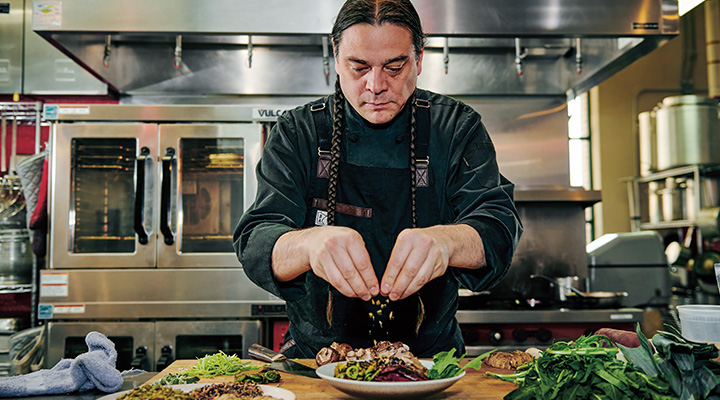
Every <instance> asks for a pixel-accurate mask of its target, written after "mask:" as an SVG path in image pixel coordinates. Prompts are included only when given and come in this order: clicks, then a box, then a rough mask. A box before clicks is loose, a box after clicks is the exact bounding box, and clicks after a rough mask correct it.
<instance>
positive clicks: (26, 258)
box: [0, 229, 34, 285]
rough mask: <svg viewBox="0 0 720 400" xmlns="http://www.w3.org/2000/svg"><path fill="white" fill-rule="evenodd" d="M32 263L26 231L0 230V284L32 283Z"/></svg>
mask: <svg viewBox="0 0 720 400" xmlns="http://www.w3.org/2000/svg"><path fill="white" fill-rule="evenodd" d="M33 261H34V257H33V253H32V246H31V245H30V235H29V233H28V230H27V229H3V230H0V284H2V285H22V284H30V283H32V269H33V265H34V263H33Z"/></svg>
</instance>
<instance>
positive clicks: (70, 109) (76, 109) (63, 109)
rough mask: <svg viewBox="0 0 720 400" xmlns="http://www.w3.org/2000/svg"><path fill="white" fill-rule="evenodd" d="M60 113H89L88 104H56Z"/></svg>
mask: <svg viewBox="0 0 720 400" xmlns="http://www.w3.org/2000/svg"><path fill="white" fill-rule="evenodd" d="M60 114H75V115H87V114H90V106H58V115H60Z"/></svg>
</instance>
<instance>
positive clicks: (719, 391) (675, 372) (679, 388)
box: [618, 324, 720, 400]
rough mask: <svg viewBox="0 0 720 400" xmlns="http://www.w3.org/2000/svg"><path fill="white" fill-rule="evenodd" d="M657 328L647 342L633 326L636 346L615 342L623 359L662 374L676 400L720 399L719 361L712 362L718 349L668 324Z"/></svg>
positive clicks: (643, 369)
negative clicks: (635, 332) (663, 328)
mask: <svg viewBox="0 0 720 400" xmlns="http://www.w3.org/2000/svg"><path fill="white" fill-rule="evenodd" d="M666 328H667V329H668V331H659V332H658V333H657V334H655V336H653V338H652V344H653V346H654V347H655V349H656V350H657V352H654V351H653V349H652V347H651V345H650V342H649V341H648V339H647V338H646V337H645V335H643V333H642V331H641V330H640V325H639V324H638V325H637V327H636V329H635V330H636V331H637V335H638V338H639V339H640V344H641V346H640V347H637V348H628V347H625V346H622V345H618V347H619V348H620V350H621V351H622V352H623V354H624V355H625V358H626V359H627V360H628V361H629V362H631V363H633V364H634V365H636V366H637V367H638V368H639V369H640V370H642V371H643V372H645V373H646V374H647V375H650V376H656V375H659V376H662V377H663V378H664V379H665V380H666V381H667V382H668V383H669V386H670V388H671V389H672V392H673V393H674V395H675V398H678V399H680V400H690V399H692V400H700V399H720V363H717V362H715V361H712V360H711V359H712V358H715V357H717V356H718V350H717V348H715V345H713V344H712V343H699V342H693V341H690V340H687V339H685V338H683V337H682V335H681V334H680V332H678V331H677V329H675V328H674V327H672V326H666Z"/></svg>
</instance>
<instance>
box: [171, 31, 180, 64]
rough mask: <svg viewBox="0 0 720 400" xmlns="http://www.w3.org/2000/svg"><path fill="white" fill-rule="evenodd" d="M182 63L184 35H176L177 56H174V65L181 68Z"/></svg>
mask: <svg viewBox="0 0 720 400" xmlns="http://www.w3.org/2000/svg"><path fill="white" fill-rule="evenodd" d="M181 63H182V35H177V36H176V37H175V56H174V57H173V67H175V69H178V68H180V64H181Z"/></svg>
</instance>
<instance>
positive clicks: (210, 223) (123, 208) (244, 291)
mask: <svg viewBox="0 0 720 400" xmlns="http://www.w3.org/2000/svg"><path fill="white" fill-rule="evenodd" d="M277 109H278V108H277V107H275V108H273V110H277ZM253 110H255V108H254V107H253V106H235V105H221V106H185V105H182V106H180V105H178V106H172V105H170V106H152V105H143V106H125V105H103V104H91V105H76V104H74V105H71V106H70V105H64V104H58V105H53V104H45V110H44V112H45V117H46V119H48V120H50V121H51V123H52V126H51V136H50V140H51V146H50V154H49V176H51V177H52V179H51V180H50V188H49V191H50V192H49V204H48V212H49V214H50V215H49V216H50V220H51V221H52V224H51V226H50V239H49V251H48V262H47V267H46V268H44V269H41V270H40V271H39V300H38V305H37V307H38V309H37V311H38V319H40V320H42V321H43V322H44V323H46V324H47V325H48V329H49V335H48V354H47V356H46V363H47V365H49V366H52V365H54V363H56V362H57V361H59V360H60V359H61V358H67V357H69V356H71V355H76V354H78V353H77V352H78V351H80V350H83V349H85V348H86V347H84V342H83V338H84V337H85V336H86V335H87V333H88V331H89V329H91V330H97V331H99V332H101V333H104V334H105V335H106V336H109V337H110V338H111V340H113V341H114V343H115V344H116V347H118V352H119V353H121V354H122V355H121V356H119V358H118V365H119V366H120V365H122V366H123V367H124V368H125V369H128V368H130V367H131V366H132V365H142V368H143V369H146V370H154V369H155V368H156V367H160V368H162V366H164V365H167V364H168V363H169V362H170V361H172V360H173V359H174V358H176V357H184V358H195V357H196V356H203V355H205V354H209V353H212V352H216V351H217V350H223V351H232V352H237V354H238V355H240V354H241V353H242V354H243V356H244V357H247V348H248V347H249V345H250V343H267V342H268V341H269V339H268V337H269V332H270V330H269V329H268V328H267V327H266V326H265V325H268V324H269V320H270V317H273V318H274V317H275V314H276V313H277V311H275V310H276V309H275V307H283V308H282V311H283V312H284V302H283V301H282V300H280V299H278V298H277V297H275V296H273V295H271V294H269V293H268V292H266V291H265V290H263V289H261V288H259V287H258V286H257V285H255V284H254V283H252V282H251V281H250V280H249V279H248V278H247V275H246V274H245V272H244V271H243V270H242V265H241V264H240V263H239V262H238V260H237V255H236V254H235V251H234V249H233V245H232V234H233V230H234V226H235V224H236V223H237V221H238V220H239V219H240V216H241V215H242V213H243V212H244V211H245V209H247V207H248V206H249V205H250V203H252V201H253V200H254V198H255V193H256V181H255V172H254V169H255V165H256V164H257V162H258V159H259V157H260V152H261V132H262V131H263V129H265V128H266V125H265V124H266V123H257V122H255V121H254V120H253ZM272 313H275V314H272ZM270 314H272V315H270ZM70 338H72V339H70ZM268 345H269V343H268ZM118 368H120V367H118Z"/></svg>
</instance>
